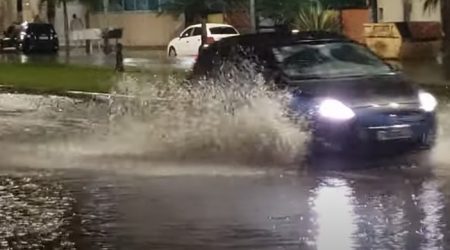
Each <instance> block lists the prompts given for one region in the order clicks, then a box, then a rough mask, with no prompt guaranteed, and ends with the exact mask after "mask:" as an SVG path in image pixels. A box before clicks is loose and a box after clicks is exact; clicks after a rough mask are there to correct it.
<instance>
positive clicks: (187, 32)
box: [181, 28, 193, 38]
mask: <svg viewBox="0 0 450 250" xmlns="http://www.w3.org/2000/svg"><path fill="white" fill-rule="evenodd" d="M192 30H193V28H190V29H188V30H186V31H185V32H183V34H181V37H182V38H183V37H190V36H191V33H192Z"/></svg>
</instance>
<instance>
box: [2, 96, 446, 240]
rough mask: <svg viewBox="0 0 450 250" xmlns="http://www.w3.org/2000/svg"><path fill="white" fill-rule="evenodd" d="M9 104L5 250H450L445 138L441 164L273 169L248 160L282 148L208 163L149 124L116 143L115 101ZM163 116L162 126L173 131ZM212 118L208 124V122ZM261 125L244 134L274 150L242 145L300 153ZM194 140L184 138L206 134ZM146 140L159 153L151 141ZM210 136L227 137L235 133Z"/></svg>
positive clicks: (23, 100)
mask: <svg viewBox="0 0 450 250" xmlns="http://www.w3.org/2000/svg"><path fill="white" fill-rule="evenodd" d="M0 103H1V105H0V107H1V118H0V119H1V129H2V135H1V137H0V143H1V148H2V152H1V153H0V154H1V158H0V164H1V166H2V168H1V169H2V173H1V176H2V177H1V178H0V201H1V202H0V204H1V205H0V206H1V208H0V218H1V219H0V245H1V249H446V248H447V246H448V245H449V241H450V240H449V237H448V235H449V234H448V230H449V226H450V224H449V223H450V220H449V217H448V213H449V208H450V207H449V205H448V201H449V199H450V196H449V195H450V186H449V180H450V171H449V167H450V164H449V163H450V160H449V159H446V153H445V151H446V150H445V148H446V146H445V144H446V139H445V137H442V138H443V139H442V140H441V142H440V145H438V147H437V149H436V151H435V153H434V154H431V159H429V160H424V159H422V160H420V161H415V162H414V163H411V161H409V160H407V159H406V158H405V159H403V158H401V159H397V161H394V160H392V161H390V160H387V161H386V160H385V161H381V160H380V162H379V163H376V162H375V163H374V162H371V164H370V166H371V167H367V168H365V167H360V168H358V169H344V170H324V169H319V168H315V167H314V166H309V167H307V166H305V165H302V164H303V163H302V162H301V161H294V162H289V163H286V162H282V161H279V159H281V156H277V155H276V154H275V155H274V156H272V157H269V158H267V159H270V160H272V164H271V165H270V166H266V165H264V166H263V164H260V163H259V161H253V162H250V163H251V164H250V163H249V164H246V163H247V162H248V161H247V160H248V157H249V156H254V157H261V156H262V155H264V154H267V150H268V149H261V151H258V150H260V149H258V148H252V151H253V154H251V155H248V152H243V153H242V155H238V154H236V152H235V151H232V150H231V151H230V149H227V147H225V146H227V145H228V146H230V145H238V144H230V142H228V144H221V145H222V146H223V148H225V149H226V150H225V151H221V152H222V155H221V156H224V155H223V154H225V156H229V157H234V161H231V160H233V159H228V160H230V161H228V160H227V159H225V158H226V157H225V158H224V157H222V158H220V157H216V158H213V159H212V160H211V161H209V162H208V161H205V159H204V158H192V159H191V158H189V157H188V158H183V157H186V155H184V156H183V154H181V155H176V153H177V152H178V153H179V152H181V153H189V154H192V153H193V152H194V151H189V150H188V151H183V150H182V151H179V149H180V148H179V147H172V146H170V145H169V142H170V140H167V138H172V139H176V138H181V137H180V134H179V133H175V134H170V133H169V132H170V131H169V130H166V131H162V130H161V127H152V128H151V129H150V131H145V130H138V128H142V127H141V126H140V125H142V124H140V125H139V126H131V127H130V126H128V127H127V128H128V129H134V130H125V131H123V129H124V127H119V128H120V129H121V131H122V133H119V135H121V136H117V137H115V138H114V141H112V140H105V139H104V137H102V136H101V135H102V134H108V135H111V134H109V133H111V132H113V133H114V134H116V135H117V131H114V129H116V127H115V126H110V123H111V117H110V116H109V114H110V113H111V106H110V104H106V103H92V102H90V101H82V100H74V99H69V98H65V97H55V96H47V97H43V96H32V95H19V94H1V95H0ZM115 108H117V107H115ZM128 108H130V107H128ZM172 108H174V107H172ZM172 111H173V109H172ZM178 111H179V110H178ZM265 111H266V112H265V114H266V115H267V114H269V113H268V110H265ZM158 112H162V110H159V111H158ZM163 113H164V112H162V113H161V114H163ZM153 114H156V116H153V117H152V119H154V121H155V123H156V124H157V123H158V122H167V120H158V117H159V116H158V115H157V114H158V113H153ZM164 114H166V113H164ZM442 115H445V113H443V114H442ZM161 117H162V116H161ZM208 117H210V116H208ZM274 117H275V116H274ZM171 118H172V119H174V117H171ZM200 118H202V119H203V120H204V121H205V119H206V116H200ZM183 119H186V118H183ZM240 119H241V118H240ZM251 119H257V120H258V117H257V116H256V117H252V118H251ZM127 121H130V120H129V119H127ZM140 121H145V119H143V118H142V117H141V119H140ZM184 121H185V122H186V124H187V123H188V122H187V121H188V120H184ZM243 121H247V122H246V123H243ZM223 122H227V120H223ZM248 122H249V120H246V119H244V120H241V122H240V123H238V124H240V128H241V129H243V130H245V129H248V128H255V129H258V130H259V132H261V133H262V132H263V133H262V134H263V135H265V137H264V140H263V139H261V138H254V137H252V138H247V137H239V138H241V140H242V141H241V142H240V143H246V142H251V143H260V144H261V143H262V142H272V144H271V146H270V147H269V146H268V147H269V148H270V149H272V150H273V151H277V150H279V149H283V150H282V151H281V150H280V152H285V150H286V149H289V147H291V148H295V149H298V145H295V144H292V142H289V141H286V138H284V137H286V136H287V137H292V136H293V134H292V133H293V132H292V131H291V132H289V131H290V130H289V128H288V127H283V126H281V123H273V124H272V125H271V126H272V128H273V129H275V128H276V129H280V131H283V132H282V133H281V132H279V133H274V132H273V131H272V132H271V133H269V132H267V131H265V130H264V129H267V127H258V126H256V124H251V123H248ZM268 122H269V120H268V121H266V122H265V123H266V124H267V123H268ZM108 124H109V125H108ZM136 124H139V123H137V120H133V125H136ZM243 124H246V125H245V126H249V127H247V128H246V127H245V126H244V125H243ZM166 126H167V124H166ZM186 126H187V125H186ZM230 126H231V125H228V127H229V128H230ZM176 128H177V127H174V128H172V129H176ZM154 129H159V132H164V133H165V134H166V137H165V138H166V139H164V138H160V139H158V140H156V139H155V138H153V137H151V136H153V133H150V132H151V131H153V130H154ZM178 129H179V128H178ZM198 129H199V131H203V132H204V131H206V130H204V129H205V128H203V127H198ZM230 129H231V128H230ZM177 131H179V130H177ZM189 131H190V130H186V131H183V133H184V135H186V133H187V135H190V136H195V134H190V133H192V131H190V132H189ZM231 131H234V130H230V131H228V132H231ZM264 131H265V132H264ZM286 131H288V132H286ZM136 133H137V134H139V135H140V136H137V137H136V136H135V135H136ZM257 134H258V133H256V132H255V133H254V135H255V136H256V135H257ZM123 135H126V136H123ZM131 135H134V136H131ZM144 135H145V136H146V140H144V141H146V143H147V144H142V143H143V141H141V140H138V138H139V137H142V136H144ZM203 135H204V136H206V137H203V138H205V139H207V138H208V137H207V136H210V138H216V139H217V138H221V140H223V137H222V136H223V135H221V134H216V133H211V134H205V133H204V134H203ZM213 135H214V137H213ZM228 135H229V136H231V134H228ZM269 135H272V137H273V138H272V139H270V138H271V137H270V136H269ZM130 136H131V137H130ZM267 136H269V137H267ZM201 138H202V137H201ZM237 138H238V137H236V138H234V140H237ZM267 138H269V139H267ZM275 138H277V139H275ZM282 138H284V139H283V140H281V139H282ZM299 138H300V137H298V138H297V139H299ZM152 140H156V141H152ZM258 140H260V141H258ZM133 141H135V142H136V145H134V144H132V143H131V142H133ZM157 141H158V142H160V143H161V145H160V146H161V147H162V148H164V147H165V150H168V151H152V150H145V151H143V150H139V147H140V146H143V145H147V146H152V147H156V146H157V145H158V144H156V142H157ZM275 142H276V143H275ZM113 143H115V145H114V144H113ZM164 143H165V144H166V146H164V145H163V144H164ZM180 143H182V141H180V142H179V143H177V145H179V144H180ZM192 143H193V142H190V144H186V145H184V146H188V145H190V146H192ZM283 143H284V144H285V145H284V146H283ZM274 144H276V146H274ZM287 145H289V147H288V146H287ZM442 145H444V146H442ZM94 148H96V149H97V151H95V150H93V149H94ZM83 149H84V151H83ZM125 149H127V150H125ZM171 150H174V151H171ZM197 150H201V149H197ZM239 151H242V149H239ZM86 152H89V154H86ZM100 152H103V153H100ZM132 152H135V154H132ZM168 152H174V153H173V154H172V155H170V154H168ZM207 152H210V151H207ZM156 153H158V154H165V156H164V159H161V158H157V159H156V158H153V156H154V155H156ZM210 153H211V152H210ZM199 156H202V155H199ZM244 156H245V157H244ZM284 156H289V155H284ZM172 157H173V158H172ZM277 161H278V164H277Z"/></svg>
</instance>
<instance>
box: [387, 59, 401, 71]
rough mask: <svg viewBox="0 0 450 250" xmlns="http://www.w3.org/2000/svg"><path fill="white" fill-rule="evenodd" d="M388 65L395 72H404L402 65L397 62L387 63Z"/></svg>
mask: <svg viewBox="0 0 450 250" xmlns="http://www.w3.org/2000/svg"><path fill="white" fill-rule="evenodd" d="M386 63H387V64H388V65H389V67H390V68H391V69H392V70H393V71H395V72H399V71H402V70H403V67H402V65H401V64H400V63H399V62H395V61H386Z"/></svg>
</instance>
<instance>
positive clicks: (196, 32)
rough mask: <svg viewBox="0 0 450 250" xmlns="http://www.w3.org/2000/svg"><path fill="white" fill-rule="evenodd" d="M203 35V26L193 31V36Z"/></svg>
mask: <svg viewBox="0 0 450 250" xmlns="http://www.w3.org/2000/svg"><path fill="white" fill-rule="evenodd" d="M201 35H202V28H195V29H194V32H193V33H192V36H201Z"/></svg>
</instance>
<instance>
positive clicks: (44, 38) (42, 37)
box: [39, 36, 48, 40]
mask: <svg viewBox="0 0 450 250" xmlns="http://www.w3.org/2000/svg"><path fill="white" fill-rule="evenodd" d="M39 40H48V36H40V37H39Z"/></svg>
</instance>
